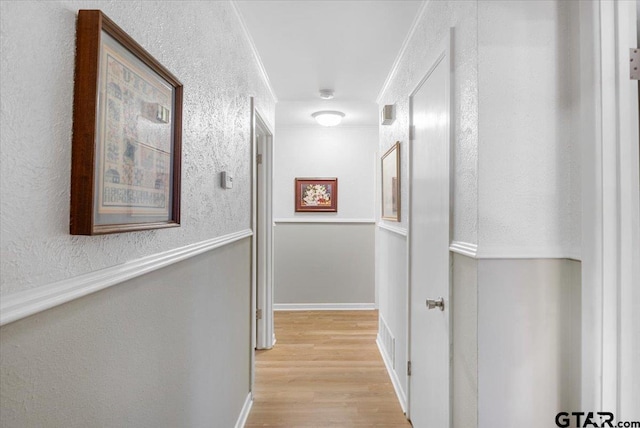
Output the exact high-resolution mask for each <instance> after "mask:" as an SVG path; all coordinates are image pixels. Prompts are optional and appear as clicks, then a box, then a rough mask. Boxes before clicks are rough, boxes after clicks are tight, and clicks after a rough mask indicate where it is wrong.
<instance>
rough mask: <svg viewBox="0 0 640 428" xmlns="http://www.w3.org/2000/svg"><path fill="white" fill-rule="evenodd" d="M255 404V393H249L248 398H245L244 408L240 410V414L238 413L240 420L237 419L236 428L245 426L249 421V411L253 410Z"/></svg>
mask: <svg viewBox="0 0 640 428" xmlns="http://www.w3.org/2000/svg"><path fill="white" fill-rule="evenodd" d="M252 406H253V394H251V393H248V394H247V398H245V400H244V405H243V406H242V410H241V411H240V415H238V420H237V421H236V425H235V428H244V426H245V424H246V423H247V419H248V418H249V413H250V412H251V407H252Z"/></svg>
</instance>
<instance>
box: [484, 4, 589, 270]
mask: <svg viewBox="0 0 640 428" xmlns="http://www.w3.org/2000/svg"><path fill="white" fill-rule="evenodd" d="M578 7H579V2H563V1H513V2H503V1H480V2H479V3H478V70H479V75H478V86H479V88H480V90H479V93H480V96H479V111H480V122H479V167H478V170H479V173H478V177H479V185H478V188H479V198H478V200H479V205H478V217H479V221H478V222H479V226H478V227H479V232H478V233H479V238H478V241H479V242H478V243H479V250H480V252H481V253H482V252H488V253H497V254H498V255H499V256H509V255H511V256H514V255H516V256H521V257H523V256H529V257H533V258H535V257H572V256H573V257H579V252H580V251H579V249H580V227H581V226H580V224H581V216H580V210H581V206H580V204H581V202H580V151H579V146H578V141H579V140H578V135H579V133H578V131H579V126H578V123H577V118H578V113H579V99H580V98H579V96H578V95H579V88H578V85H579V79H578V78H576V76H578V75H579V74H578V72H579V50H578V26H577V25H578V19H577V16H578V15H579V14H578Z"/></svg>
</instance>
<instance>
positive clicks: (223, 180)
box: [220, 171, 233, 189]
mask: <svg viewBox="0 0 640 428" xmlns="http://www.w3.org/2000/svg"><path fill="white" fill-rule="evenodd" d="M220 185H221V186H222V188H223V189H231V188H233V177H232V176H231V174H229V173H228V172H226V171H222V172H221V173H220Z"/></svg>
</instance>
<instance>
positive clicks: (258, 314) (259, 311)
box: [256, 309, 262, 320]
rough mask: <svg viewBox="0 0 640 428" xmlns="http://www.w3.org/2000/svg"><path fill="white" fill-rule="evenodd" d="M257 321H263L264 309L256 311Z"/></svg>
mask: <svg viewBox="0 0 640 428" xmlns="http://www.w3.org/2000/svg"><path fill="white" fill-rule="evenodd" d="M256 319H257V320H261V319H262V309H258V310H256Z"/></svg>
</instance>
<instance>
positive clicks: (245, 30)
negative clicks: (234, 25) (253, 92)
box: [229, 0, 278, 103]
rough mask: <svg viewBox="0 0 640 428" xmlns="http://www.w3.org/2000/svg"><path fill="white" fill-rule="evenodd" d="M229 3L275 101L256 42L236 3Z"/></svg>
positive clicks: (233, 1) (276, 99)
mask: <svg viewBox="0 0 640 428" xmlns="http://www.w3.org/2000/svg"><path fill="white" fill-rule="evenodd" d="M229 4H230V5H231V8H232V9H233V11H234V12H235V14H236V17H237V18H238V21H240V28H241V29H242V32H243V33H244V36H245V37H246V39H247V42H249V47H250V48H251V52H253V57H254V59H255V60H256V65H257V66H258V69H259V70H260V76H261V77H262V80H263V81H264V84H265V86H266V87H267V90H268V91H269V95H271V99H272V100H273V102H274V103H277V102H278V97H276V93H275V92H274V90H273V86H271V81H270V80H269V75H268V74H267V70H266V69H265V68H264V64H263V63H262V58H260V54H259V53H258V49H257V48H256V44H255V43H254V42H253V37H251V33H250V32H249V29H248V28H247V24H246V22H245V21H244V18H243V17H242V14H241V13H240V10H239V9H238V6H237V5H236V2H235V0H229Z"/></svg>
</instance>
